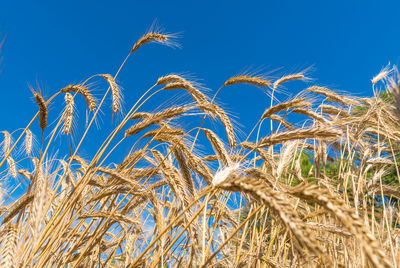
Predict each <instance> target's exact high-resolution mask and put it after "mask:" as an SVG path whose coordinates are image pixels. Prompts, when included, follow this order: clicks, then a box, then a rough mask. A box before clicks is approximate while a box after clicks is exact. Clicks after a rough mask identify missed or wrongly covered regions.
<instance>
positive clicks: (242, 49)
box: [0, 0, 400, 134]
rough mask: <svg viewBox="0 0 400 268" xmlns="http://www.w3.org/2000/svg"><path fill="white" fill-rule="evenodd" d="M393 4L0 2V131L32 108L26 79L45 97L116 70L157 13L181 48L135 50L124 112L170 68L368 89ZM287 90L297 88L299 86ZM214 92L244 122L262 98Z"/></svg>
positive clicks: (395, 40)
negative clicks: (304, 78) (293, 77)
mask: <svg viewBox="0 0 400 268" xmlns="http://www.w3.org/2000/svg"><path fill="white" fill-rule="evenodd" d="M399 10H400V4H399V2H398V1H391V2H389V1H361V0H360V1H306V0H304V1H265V0H264V1H205V0H204V1H188V0H186V1H103V0H97V1H76V0H69V1H26V0H25V1H11V0H2V1H0V32H1V35H2V36H7V38H6V40H5V44H4V46H3V48H2V52H1V55H2V57H3V60H2V62H1V73H0V88H1V90H2V94H1V96H2V98H1V99H0V112H1V114H2V118H1V124H0V130H3V129H7V130H9V131H12V130H14V129H17V128H20V127H24V126H25V125H26V123H27V122H28V121H29V120H30V119H31V117H32V115H33V114H34V112H35V111H36V110H37V107H36V104H35V103H34V101H33V99H32V97H31V93H30V91H29V89H28V87H27V84H28V83H29V84H32V85H36V82H38V83H39V84H40V85H41V87H42V88H43V92H44V93H45V96H47V97H49V96H50V95H52V94H53V93H54V92H56V91H57V90H59V89H60V88H62V87H64V86H66V85H67V84H70V83H74V82H80V81H82V80H84V79H86V78H87V77H89V76H90V75H92V74H97V73H111V74H114V73H115V71H116V70H117V68H118V66H119V64H120V63H121V61H122V60H123V58H124V57H125V56H126V54H127V53H128V52H129V50H130V49H131V47H132V45H133V43H134V42H135V41H136V40H137V39H138V38H139V37H140V36H141V35H142V34H143V33H144V32H145V31H146V30H147V29H148V27H149V26H150V25H151V24H152V22H153V21H154V20H155V19H157V20H158V22H159V24H160V25H162V26H163V27H164V28H165V29H166V30H167V31H168V32H181V35H182V38H181V39H180V40H179V41H180V43H181V44H182V47H183V48H182V49H175V50H174V49H170V48H166V47H163V46H159V45H150V46H146V47H142V48H140V49H139V50H138V52H137V54H135V55H134V56H133V57H132V58H131V59H130V60H129V62H128V64H127V65H126V67H125V69H124V70H123V72H122V73H121V75H120V76H119V78H118V80H119V81H120V83H121V85H122V86H123V88H124V95H125V107H126V109H127V108H128V106H130V105H132V104H133V102H134V101H135V100H136V99H137V97H138V96H140V95H141V94H142V93H143V92H144V91H145V90H146V89H147V88H148V87H149V86H150V85H152V84H153V83H154V82H155V81H156V79H157V78H158V77H159V76H161V75H164V74H167V73H171V72H178V73H182V72H186V73H190V74H191V75H192V76H194V77H197V78H199V79H202V82H203V83H204V84H205V86H206V87H208V88H210V89H212V90H215V89H216V88H218V87H219V86H220V85H221V84H222V83H223V82H224V80H226V79H227V78H229V77H230V76H232V75H234V74H237V73H238V72H240V71H243V70H246V69H249V68H250V69H252V70H255V69H257V70H260V69H261V70H263V71H264V72H266V73H268V72H271V71H274V72H272V74H271V75H272V76H276V77H279V75H283V74H288V73H290V72H296V71H301V70H302V69H303V68H306V67H309V66H313V67H314V70H313V72H312V73H310V76H311V77H312V78H315V80H314V83H317V84H320V85H324V86H328V87H330V88H333V89H339V90H342V91H348V92H352V93H355V94H358V95H362V96H369V95H371V94H372V91H371V87H370V79H371V78H372V76H374V75H375V74H376V73H378V72H379V70H380V69H381V68H382V67H383V66H385V65H386V64H387V63H388V62H389V61H390V62H391V63H394V64H396V63H398V62H399V55H400V21H399V19H398V14H399ZM278 69H279V70H278ZM296 85H297V84H296ZM288 88H290V89H291V90H293V93H297V92H299V91H300V90H302V89H304V88H305V85H304V87H299V86H296V88H292V87H288ZM220 96H221V98H220V101H222V102H223V103H225V105H224V107H228V108H229V110H230V111H232V113H233V114H234V115H236V116H239V117H240V120H238V121H240V122H241V123H242V124H243V125H244V126H251V124H249V123H248V120H249V121H251V122H254V121H256V120H257V119H258V117H257V118H256V117H255V116H254V113H257V116H258V115H260V114H261V113H262V111H263V110H264V109H265V108H266V107H267V106H268V104H269V100H268V98H267V97H266V96H264V95H263V94H262V93H261V91H259V90H257V89H251V88H250V87H241V88H240V87H235V88H234V87H232V88H230V89H229V90H225V91H224V92H223V93H222V94H221V95H220ZM162 101H164V100H163V99H161V97H160V98H159V99H157V98H156V99H155V100H154V102H153V103H154V105H156V106H157V105H158V104H159V103H160V102H162ZM53 109H55V110H59V109H58V108H57V107H55V108H53ZM106 113H108V114H109V113H110V112H109V110H108V111H107V112H106ZM50 120H55V116H53V117H51V118H50ZM36 133H37V134H39V132H36Z"/></svg>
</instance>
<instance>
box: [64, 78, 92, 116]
mask: <svg viewBox="0 0 400 268" xmlns="http://www.w3.org/2000/svg"><path fill="white" fill-rule="evenodd" d="M60 92H61V93H68V92H73V93H79V94H80V95H82V97H83V98H84V99H85V101H86V105H87V107H88V109H89V111H91V112H94V109H95V108H96V102H95V99H94V97H93V95H92V93H91V92H90V90H89V89H88V88H87V87H86V86H84V85H82V84H78V85H68V86H66V87H64V88H62V89H61V90H60Z"/></svg>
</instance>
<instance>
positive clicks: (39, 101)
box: [29, 86, 48, 132]
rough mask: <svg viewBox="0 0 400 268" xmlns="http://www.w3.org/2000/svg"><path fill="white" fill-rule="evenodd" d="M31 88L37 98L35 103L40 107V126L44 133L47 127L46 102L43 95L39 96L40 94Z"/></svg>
mask: <svg viewBox="0 0 400 268" xmlns="http://www.w3.org/2000/svg"><path fill="white" fill-rule="evenodd" d="M29 88H30V90H31V91H32V93H33V96H34V97H35V101H36V103H37V105H38V107H39V125H40V128H41V129H42V131H43V132H44V129H45V128H46V127H47V114H48V110H47V104H46V102H45V101H44V99H43V97H42V95H40V94H39V92H37V91H35V90H34V89H33V88H32V87H31V86H29Z"/></svg>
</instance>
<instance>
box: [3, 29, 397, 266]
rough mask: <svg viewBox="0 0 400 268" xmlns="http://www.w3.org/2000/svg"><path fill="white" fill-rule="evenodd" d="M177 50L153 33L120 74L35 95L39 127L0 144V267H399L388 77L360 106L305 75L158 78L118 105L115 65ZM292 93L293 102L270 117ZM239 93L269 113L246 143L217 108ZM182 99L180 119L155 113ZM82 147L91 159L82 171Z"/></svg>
mask: <svg viewBox="0 0 400 268" xmlns="http://www.w3.org/2000/svg"><path fill="white" fill-rule="evenodd" d="M175 37H176V36H174V35H171V34H164V33H163V32H160V31H155V30H151V31H149V32H147V33H146V34H145V35H143V36H142V37H141V38H140V39H139V40H138V41H137V42H136V43H135V44H134V45H133V47H132V49H131V51H130V52H129V54H128V56H127V57H126V59H125V60H124V62H123V63H122V64H121V66H120V68H119V70H118V72H117V73H116V74H113V75H111V74H97V75H93V76H92V77H88V78H87V79H85V80H84V81H83V82H81V83H79V84H70V85H67V86H65V87H64V88H62V89H59V90H58V91H57V92H53V95H52V96H51V97H49V98H44V96H43V95H42V94H41V93H40V90H38V89H37V88H33V87H31V91H32V94H33V97H34V100H35V102H36V103H37V113H36V114H34V115H33V117H32V120H31V121H30V122H29V123H28V124H26V123H24V122H22V124H23V125H21V129H17V130H2V135H3V140H2V142H1V150H2V152H1V158H0V173H1V180H0V186H1V192H0V220H1V224H0V233H1V244H0V267H397V266H398V265H399V264H400V237H399V235H400V229H399V227H400V225H399V224H400V222H399V220H400V217H399V216H400V214H399V212H400V210H399V207H398V198H399V196H400V188H399V178H400V174H399V168H398V163H399V160H400V158H399V156H400V154H399V153H400V108H398V107H400V87H399V74H398V72H397V69H396V68H395V67H393V66H388V67H387V68H384V69H382V70H381V71H380V72H379V73H378V74H377V75H376V76H375V77H373V78H372V80H371V92H373V97H369V98H360V97H353V96H349V95H346V94H339V93H336V92H334V91H332V90H330V89H328V88H325V87H321V86H318V85H315V84H312V85H311V86H306V85H307V84H308V85H309V84H310V83H312V81H311V82H310V79H309V77H307V76H308V75H307V72H298V73H294V74H289V75H285V76H283V77H280V78H277V79H271V78H268V77H266V76H263V75H253V74H240V75H236V76H232V77H231V78H229V79H228V80H226V81H222V82H221V85H222V86H221V87H220V88H219V89H218V90H216V91H214V92H212V91H209V92H207V93H205V92H206V91H205V90H204V88H203V87H202V86H201V85H200V84H199V83H197V82H195V81H193V80H192V79H190V78H188V77H185V76H182V75H179V74H168V75H165V76H163V77H160V78H158V79H157V80H156V81H155V82H152V83H154V85H153V86H152V87H150V88H149V89H147V90H146V91H143V92H144V93H143V95H142V96H141V97H140V98H139V99H138V100H137V101H136V102H135V103H126V102H124V99H123V94H122V91H121V87H120V86H119V84H118V82H117V81H118V80H117V78H118V74H119V72H120V71H121V70H122V69H123V68H124V65H125V62H126V61H128V60H129V57H130V56H131V55H132V54H134V53H140V47H142V46H147V45H148V44H150V43H159V44H162V45H167V46H177V42H176V38H175ZM93 82H96V83H100V84H101V83H103V84H102V85H106V86H105V87H104V90H93V89H92V88H91V85H92V83H93ZM293 82H295V83H301V84H302V85H304V90H302V91H301V92H299V93H298V94H297V95H295V96H291V97H289V98H287V99H286V100H284V101H281V102H278V101H276V99H275V96H276V94H277V92H279V91H280V90H281V89H282V88H286V89H287V88H290V85H291V84H292V83H293ZM243 84H247V85H250V86H254V87H257V88H259V89H261V90H263V91H265V92H268V93H269V95H270V98H271V103H270V104H269V103H268V105H267V108H266V109H265V111H264V112H263V113H262V114H254V117H255V120H258V121H257V123H256V124H255V125H254V127H253V128H252V129H247V130H245V131H244V133H245V134H243V133H240V131H239V130H238V128H237V127H236V123H235V122H234V121H233V120H232V118H231V116H230V114H229V113H228V112H226V111H225V110H224V109H223V108H221V105H219V104H218V103H217V102H216V100H217V95H218V93H219V92H220V91H222V90H228V89H227V88H229V87H240V86H242V85H243ZM177 92H179V94H180V95H182V96H183V95H184V96H186V97H187V98H186V100H187V101H186V102H185V103H183V104H179V105H176V104H174V103H168V102H167V103H164V104H160V103H154V102H152V97H153V96H154V95H156V94H161V93H163V94H169V93H171V94H175V93H177ZM98 96H100V97H98ZM27 97H30V96H27ZM59 100H62V101H63V102H64V104H63V105H64V106H63V107H61V108H60V107H59V106H54V105H53V107H51V106H52V104H53V103H54V102H55V101H59ZM81 101H83V102H81ZM78 104H79V105H78ZM81 104H82V105H81ZM109 104H110V105H109ZM145 104H146V106H149V105H151V107H154V109H153V110H150V111H149V110H145V109H143V107H144V105H145ZM110 106H111V107H110ZM49 107H51V109H50V108H49ZM110 108H111V109H110ZM249 109H251V108H250V107H249ZM85 113H86V114H87V123H86V125H85V124H84V123H83V122H82V120H81V119H79V120H78V117H79V116H78V115H82V114H85ZM102 113H112V114H113V119H115V120H113V126H112V127H106V126H102V122H101V120H98V118H99V116H101V114H102ZM81 117H82V116H81ZM96 125H98V129H96ZM33 126H39V127H40V130H41V132H39V133H33V131H31V128H32V127H33ZM36 129H38V128H36ZM78 130H79V131H78ZM96 131H101V132H103V133H106V135H108V136H107V137H106V138H105V139H104V140H96V136H95V135H96V134H95V133H96ZM91 136H93V137H91ZM88 139H90V142H92V143H95V144H96V143H98V145H97V147H96V151H95V152H94V153H93V154H89V155H88V154H86V155H82V154H81V152H82V150H83V149H84V146H87V145H86V144H87V140H88ZM60 140H62V142H60ZM127 148H128V149H127ZM127 151H128V153H126V152H127ZM55 152H58V153H55ZM116 155H117V156H120V155H122V156H123V158H121V159H123V160H122V161H116V160H115V159H118V158H117V157H115V156H116Z"/></svg>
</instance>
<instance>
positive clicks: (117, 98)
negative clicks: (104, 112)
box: [100, 74, 122, 113]
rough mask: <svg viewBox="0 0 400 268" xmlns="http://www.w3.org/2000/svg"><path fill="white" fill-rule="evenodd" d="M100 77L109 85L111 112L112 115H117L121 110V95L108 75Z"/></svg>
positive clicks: (118, 88)
mask: <svg viewBox="0 0 400 268" xmlns="http://www.w3.org/2000/svg"><path fill="white" fill-rule="evenodd" d="M100 76H101V77H103V78H104V79H105V80H106V81H107V83H108V84H109V86H110V88H111V97H112V105H111V108H112V111H113V113H118V111H120V110H121V106H122V94H121V89H120V87H119V86H118V85H117V83H116V82H115V80H114V78H113V77H112V76H111V75H109V74H101V75H100Z"/></svg>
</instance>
